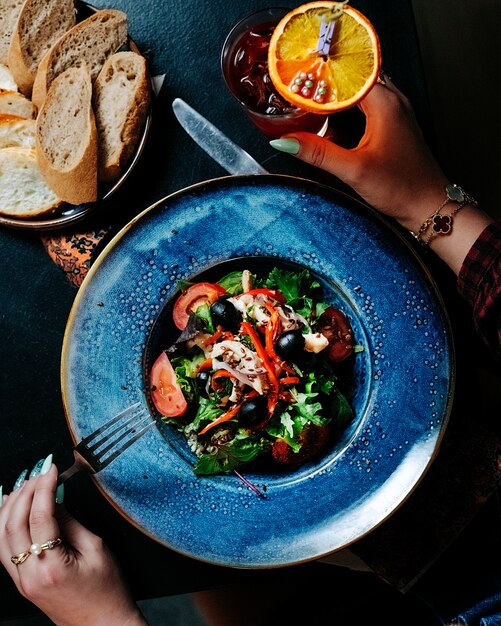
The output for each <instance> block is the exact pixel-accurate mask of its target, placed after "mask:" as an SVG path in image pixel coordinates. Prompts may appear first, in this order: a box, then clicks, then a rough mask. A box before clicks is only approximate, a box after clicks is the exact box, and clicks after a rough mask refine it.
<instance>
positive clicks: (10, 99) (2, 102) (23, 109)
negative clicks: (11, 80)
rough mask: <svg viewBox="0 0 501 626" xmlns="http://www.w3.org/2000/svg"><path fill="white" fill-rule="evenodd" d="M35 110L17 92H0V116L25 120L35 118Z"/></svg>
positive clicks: (29, 101) (30, 103)
mask: <svg viewBox="0 0 501 626" xmlns="http://www.w3.org/2000/svg"><path fill="white" fill-rule="evenodd" d="M36 111H37V110H36V108H35V107H34V106H33V103H32V102H31V100H28V98H26V97H25V96H23V94H22V93H19V92H18V91H6V90H0V114H6V115H17V116H19V117H24V118H26V119H33V118H35V117H36Z"/></svg>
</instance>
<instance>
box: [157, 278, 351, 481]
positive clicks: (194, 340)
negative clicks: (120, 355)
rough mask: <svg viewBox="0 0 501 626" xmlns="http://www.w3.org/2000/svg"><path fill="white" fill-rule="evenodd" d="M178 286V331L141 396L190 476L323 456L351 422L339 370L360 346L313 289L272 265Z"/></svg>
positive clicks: (175, 316) (345, 321)
mask: <svg viewBox="0 0 501 626" xmlns="http://www.w3.org/2000/svg"><path fill="white" fill-rule="evenodd" d="M181 287H182V290H181V295H180V296H179V297H178V299H177V300H176V302H175V304H174V308H173V313H172V319H173V323H174V324H175V326H176V327H177V329H178V330H179V331H181V333H180V334H179V337H178V339H177V340H176V341H175V343H174V344H173V345H172V346H170V347H169V348H167V349H166V350H164V351H163V352H161V354H160V355H159V356H158V358H157V359H156V361H155V363H154V365H153V367H152V369H151V373H150V391H151V399H152V401H153V403H154V405H155V407H156V409H157V410H158V411H159V413H160V414H161V415H162V416H163V419H164V420H165V421H166V422H168V423H170V424H172V425H173V426H175V427H176V428H177V429H178V430H180V431H181V432H182V433H183V434H184V436H185V437H186V439H187V442H188V445H189V447H190V449H191V450H192V451H193V452H194V453H195V455H196V457H197V462H196V464H195V467H194V472H195V473H196V474H199V475H211V474H219V473H225V472H229V471H232V470H236V469H237V468H238V469H240V468H242V467H243V466H247V467H249V466H250V464H252V468H255V467H262V466H263V464H264V466H265V467H268V469H269V468H270V467H272V466H275V467H276V468H278V467H281V468H285V467H289V468H290V467H297V466H298V465H300V464H302V463H304V462H306V461H307V460H310V459H312V458H313V457H315V456H316V455H317V454H318V453H320V451H321V450H323V449H325V447H326V446H327V445H328V443H329V441H330V440H331V438H332V436H333V432H336V431H338V430H339V428H342V427H343V426H344V425H346V423H347V422H349V421H350V420H351V419H352V417H353V411H352V408H351V406H350V403H349V400H348V399H347V397H346V395H345V394H344V393H343V391H342V390H341V389H340V386H341V385H340V384H339V376H338V374H337V371H338V368H339V367H340V366H339V363H340V362H341V361H347V360H349V359H350V358H351V357H352V355H353V354H354V353H356V352H358V351H360V350H362V348H361V346H357V345H356V344H355V340H354V336H353V330H352V327H351V324H350V322H349V320H348V318H347V317H346V315H345V314H344V313H343V312H342V311H341V310H339V309H338V308H336V307H334V306H331V305H329V304H328V303H325V302H323V301H322V291H321V285H320V283H319V282H318V281H317V280H316V279H315V278H314V277H313V276H312V275H311V274H310V273H309V272H308V271H307V270H306V269H305V270H302V271H289V270H285V269H281V268H277V267H275V268H274V269H273V270H272V271H270V272H269V274H268V275H267V276H265V277H264V278H258V277H257V276H256V275H253V274H251V272H250V271H249V270H244V271H235V272H231V273H230V274H227V275H226V276H224V277H223V278H222V279H221V280H219V281H218V282H216V283H210V282H198V283H194V284H185V285H182V286H181Z"/></svg>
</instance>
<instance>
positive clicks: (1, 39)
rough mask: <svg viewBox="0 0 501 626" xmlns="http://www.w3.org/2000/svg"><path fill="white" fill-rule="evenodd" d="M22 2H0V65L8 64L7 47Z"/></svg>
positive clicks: (9, 0) (19, 0)
mask: <svg viewBox="0 0 501 626" xmlns="http://www.w3.org/2000/svg"><path fill="white" fill-rule="evenodd" d="M23 4H24V0H1V2H0V63H3V64H4V65H7V64H8V62H9V46H10V39H11V37H12V33H13V32H14V28H15V26H16V22H17V18H18V17H19V13H21V9H22V8H23Z"/></svg>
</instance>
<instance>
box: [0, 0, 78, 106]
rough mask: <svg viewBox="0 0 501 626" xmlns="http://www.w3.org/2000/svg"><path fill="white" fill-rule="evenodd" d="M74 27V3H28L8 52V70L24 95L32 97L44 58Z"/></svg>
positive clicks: (50, 0) (35, 0)
mask: <svg viewBox="0 0 501 626" xmlns="http://www.w3.org/2000/svg"><path fill="white" fill-rule="evenodd" d="M75 24H76V12H75V3H74V0H26V1H25V3H24V5H23V8H22V10H21V13H20V14H19V18H18V21H17V23H16V26H15V28H14V32H13V34H12V39H11V43H10V49H9V68H10V71H11V72H12V75H13V77H14V80H15V81H16V82H17V84H18V87H19V90H20V91H21V92H22V93H24V94H25V95H27V96H30V95H31V89H32V87H33V81H34V80H35V74H36V71H37V69H38V66H39V65H40V61H41V60H42V57H43V56H44V55H45V54H47V52H48V51H49V50H50V48H52V46H53V45H54V44H55V43H56V41H57V40H58V39H59V38H60V37H61V36H62V35H64V33H65V32H66V31H68V30H69V29H70V28H71V27H72V26H74V25H75Z"/></svg>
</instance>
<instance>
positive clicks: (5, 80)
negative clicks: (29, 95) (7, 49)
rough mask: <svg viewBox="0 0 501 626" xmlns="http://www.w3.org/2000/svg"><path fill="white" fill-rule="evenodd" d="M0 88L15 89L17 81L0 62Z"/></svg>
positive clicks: (5, 89)
mask: <svg viewBox="0 0 501 626" xmlns="http://www.w3.org/2000/svg"><path fill="white" fill-rule="evenodd" d="M0 89H3V90H4V91H17V83H16V81H15V80H14V77H13V76H12V72H11V71H10V70H9V68H8V67H7V66H6V65H4V64H3V63H0Z"/></svg>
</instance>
